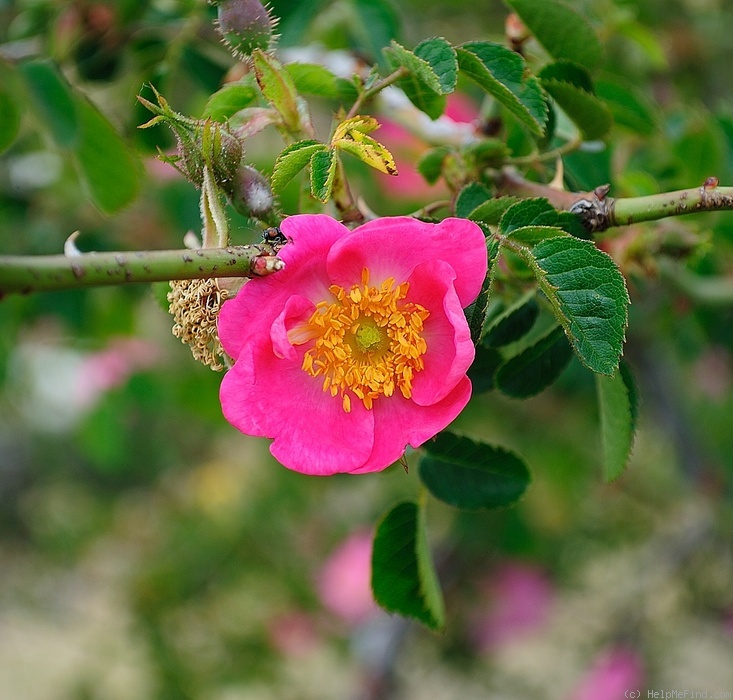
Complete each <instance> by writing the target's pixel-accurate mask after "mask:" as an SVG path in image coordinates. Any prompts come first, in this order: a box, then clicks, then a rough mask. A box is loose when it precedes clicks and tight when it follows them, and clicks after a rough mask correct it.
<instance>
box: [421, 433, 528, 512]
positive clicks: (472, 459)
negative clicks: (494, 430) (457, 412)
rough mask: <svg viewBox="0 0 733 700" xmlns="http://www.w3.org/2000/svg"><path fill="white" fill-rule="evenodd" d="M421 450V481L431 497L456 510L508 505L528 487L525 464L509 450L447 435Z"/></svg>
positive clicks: (440, 435)
mask: <svg viewBox="0 0 733 700" xmlns="http://www.w3.org/2000/svg"><path fill="white" fill-rule="evenodd" d="M424 447H425V451H426V453H427V454H425V455H424V456H423V458H422V459H421V460H420V478H421V479H422V481H423V483H424V484H425V486H427V488H428V490H429V491H430V493H432V494H433V496H435V497H436V498H438V499H440V500H441V501H444V502H445V503H448V504H449V505H452V506H454V507H456V508H462V509H464V510H477V509H480V508H501V507H503V506H508V505H510V504H512V503H514V502H516V501H517V500H518V499H519V498H520V497H521V496H522V494H523V493H524V492H525V490H526V489H527V486H528V485H529V482H530V475H529V470H528V469H527V465H526V464H525V463H524V461H523V460H522V459H521V458H520V457H518V456H517V455H516V454H514V453H513V452H510V451H509V450H505V449H503V448H500V447H493V446H491V445H486V444H484V443H479V442H474V441H473V440H471V439H470V438H467V437H461V436H458V435H454V434H453V433H448V432H443V433H440V434H438V436H437V437H436V438H435V439H434V440H432V441H430V442H427V443H426V444H425V445H424Z"/></svg>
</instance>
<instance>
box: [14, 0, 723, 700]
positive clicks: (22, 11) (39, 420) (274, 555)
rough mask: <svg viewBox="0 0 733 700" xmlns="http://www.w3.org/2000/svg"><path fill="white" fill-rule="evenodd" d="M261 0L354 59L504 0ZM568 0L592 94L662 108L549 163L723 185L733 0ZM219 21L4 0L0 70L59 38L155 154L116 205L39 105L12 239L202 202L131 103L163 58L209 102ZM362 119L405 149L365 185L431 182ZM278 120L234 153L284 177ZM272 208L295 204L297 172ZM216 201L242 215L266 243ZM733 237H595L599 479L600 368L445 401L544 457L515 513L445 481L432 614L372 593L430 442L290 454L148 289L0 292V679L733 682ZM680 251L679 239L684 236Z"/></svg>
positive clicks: (138, 9) (155, 218) (490, 21)
mask: <svg viewBox="0 0 733 700" xmlns="http://www.w3.org/2000/svg"><path fill="white" fill-rule="evenodd" d="M271 4H272V6H273V9H274V12H275V14H276V15H279V16H280V17H281V18H282V22H281V25H280V32H281V34H282V38H281V42H280V46H281V48H282V49H284V50H285V49H288V50H293V48H294V47H302V46H305V45H315V44H317V45H319V46H320V47H325V48H328V49H332V50H336V49H345V50H349V51H353V52H356V53H357V55H359V56H362V57H364V58H366V59H373V58H374V57H375V47H376V48H378V47H379V46H382V45H384V44H385V43H388V41H389V39H391V38H397V39H398V40H400V41H401V43H403V44H404V45H406V46H408V47H411V46H414V45H415V44H416V43H417V42H419V41H420V40H422V39H423V38H426V37H429V36H435V35H441V36H445V37H446V38H448V39H449V40H450V41H452V42H454V43H460V42H462V41H466V40H470V39H492V40H495V41H502V42H503V41H504V39H503V32H504V20H505V17H506V15H507V14H508V10H507V8H506V7H505V6H504V5H503V4H501V3H500V2H498V1H495V0H486V2H482V3H476V2H468V1H467V0H444V1H443V2H441V3H425V2H417V0H403V2H401V3H400V4H399V7H396V6H394V7H393V6H392V5H389V4H387V3H386V1H385V0H379V2H376V1H374V2H368V3H365V2H361V1H359V0H340V1H334V2H325V1H324V2H312V3H310V2H309V3H301V2H295V1H294V0H292V1H290V2H287V1H282V0H281V1H273V2H272V3H271ZM573 6H574V7H576V8H577V9H582V11H583V13H584V15H585V16H587V17H588V18H589V19H590V21H591V22H592V24H593V26H594V27H595V28H596V30H597V31H598V33H599V35H600V37H601V38H602V40H603V42H604V44H605V46H606V50H607V60H606V64H605V68H604V70H603V71H602V72H601V74H600V75H599V76H598V77H599V84H600V83H601V82H602V83H603V85H604V86H605V87H604V90H605V91H606V93H607V94H608V91H609V90H613V85H623V86H626V87H628V86H632V87H633V88H635V90H636V93H637V94H638V99H639V101H640V103H642V104H644V105H645V106H646V109H647V110H648V113H649V114H651V115H653V120H654V121H653V128H651V127H650V128H647V129H646V132H645V133H644V130H643V129H642V130H641V133H640V131H639V129H636V130H634V129H629V128H627V126H628V125H627V124H625V123H624V119H618V118H617V126H616V127H615V128H614V132H613V134H612V136H611V138H610V139H609V144H607V145H606V146H603V145H599V144H597V145H596V147H595V148H593V149H590V150H587V151H583V152H579V153H577V154H574V155H573V156H571V157H569V158H567V160H566V164H565V165H566V179H567V182H568V187H569V188H577V189H581V188H593V187H595V186H597V185H599V184H604V183H611V185H612V190H611V193H612V195H614V196H634V195H642V194H648V193H652V192H657V191H663V190H671V189H677V188H681V187H690V186H698V185H701V184H702V182H703V181H704V180H705V178H706V177H708V176H717V177H718V178H719V179H720V181H721V184H730V185H733V74H732V73H731V71H730V70H729V69H728V67H729V66H730V64H731V61H732V60H733V55H731V54H732V53H733V44H731V41H730V32H731V28H733V7H731V5H730V3H725V2H723V0H687V1H683V0H664V1H663V0H640V1H638V2H633V1H631V0H628V1H623V0H617V1H615V2H612V1H611V0H582V1H580V2H577V3H573ZM365 8H366V10H365ZM369 8H371V10H369ZM370 12H371V13H372V14H371V15H370V14H369V13H370ZM212 16H213V14H212V10H211V8H209V7H208V6H207V5H205V4H204V3H203V2H199V1H195V0H147V1H136V2H132V0H119V1H118V2H112V1H111V0H110V1H109V2H103V1H99V2H94V1H92V0H77V1H75V2H64V1H61V0H17V1H12V0H0V63H2V64H3V65H2V74H3V75H2V77H0V88H2V89H3V90H10V91H11V92H12V87H13V86H12V85H9V84H6V82H4V81H10V80H12V77H7V76H11V75H12V72H10V71H9V70H6V69H7V68H8V66H9V65H11V64H14V63H15V62H16V61H18V60H19V59H22V58H24V57H34V56H46V57H50V58H52V59H53V60H54V61H56V62H57V64H58V65H59V66H61V68H62V70H63V72H64V74H65V75H66V76H67V77H68V79H69V80H70V81H71V82H72V84H74V85H75V86H77V87H78V88H79V90H81V91H82V92H83V93H84V94H86V95H87V96H88V97H89V98H90V99H91V101H92V102H93V103H94V104H95V105H96V106H97V107H98V108H99V109H100V111H101V112H103V113H104V115H105V116H106V117H107V118H108V119H109V120H110V121H111V122H112V123H113V124H114V125H115V126H116V127H117V129H118V130H119V132H120V133H121V134H122V135H123V136H124V138H125V139H127V140H128V141H129V143H130V144H131V145H132V148H133V149H134V151H135V152H136V153H137V154H138V155H139V156H140V159H141V161H142V163H143V164H144V168H143V170H141V175H140V177H141V178H142V179H141V182H142V186H141V187H140V194H139V195H138V196H137V197H136V198H135V200H134V202H133V203H132V204H131V205H130V206H128V207H126V208H125V209H124V210H123V211H122V212H121V213H118V214H116V215H115V216H107V215H104V214H102V213H100V211H99V209H98V208H97V207H96V206H95V205H94V203H93V201H92V199H91V198H90V196H88V190H87V189H85V187H86V185H85V182H84V178H83V177H80V175H79V171H78V169H75V166H74V162H73V159H70V158H68V157H66V154H65V152H64V151H63V149H60V148H59V147H58V144H57V143H55V142H54V141H53V140H52V138H50V136H49V133H48V130H47V129H45V128H44V126H43V124H42V120H40V119H39V118H38V115H37V114H36V113H35V112H33V110H32V109H30V108H29V109H25V108H23V109H22V110H21V114H20V120H19V127H18V133H17V136H16V138H15V140H14V141H13V143H12V144H11V145H9V147H8V148H7V150H6V152H5V153H4V154H3V155H2V157H0V254H36V253H37V254H42V253H57V252H60V251H61V250H62V248H63V244H64V241H65V239H66V238H67V237H68V235H69V234H70V233H71V232H72V231H75V230H77V229H78V230H80V231H81V232H82V235H81V237H80V239H79V247H80V248H82V249H84V250H119V249H158V248H175V247H180V246H181V242H182V238H183V235H184V234H185V232H186V231H188V230H189V229H193V230H198V229H199V228H200V221H199V214H198V192H197V191H196V189H195V188H194V187H193V186H192V185H190V184H189V183H187V182H186V181H184V180H183V178H181V177H180V176H178V175H177V173H176V172H175V171H174V170H173V169H172V168H170V167H169V166H167V165H164V164H161V163H160V162H158V161H156V160H155V157H154V156H155V152H156V150H155V149H156V148H157V147H160V148H161V149H163V150H167V149H170V148H171V146H172V141H171V139H170V135H169V134H168V133H166V132H165V131H164V129H162V128H155V129H149V130H146V131H140V130H138V129H137V128H136V127H137V126H138V125H139V124H141V123H143V122H145V121H146V120H147V119H148V118H149V116H150V115H149V114H148V113H146V111H145V110H144V109H143V108H142V107H141V106H140V105H138V104H137V102H136V99H135V96H136V95H137V94H138V93H139V92H141V90H143V91H144V90H145V89H146V88H144V87H143V86H144V85H145V84H147V83H153V84H154V85H155V86H156V87H157V88H158V89H159V90H160V91H161V92H162V93H163V94H164V95H165V96H166V97H167V98H168V100H169V101H170V102H171V104H172V106H173V108H174V109H176V110H178V111H181V112H183V113H185V114H190V115H193V116H198V115H200V114H201V112H202V110H203V107H204V105H205V104H206V101H207V99H208V97H209V95H210V94H211V93H212V92H214V91H215V90H217V89H218V88H219V87H220V86H221V84H222V82H223V81H224V80H226V79H227V76H228V75H230V71H231V69H232V65H233V61H232V59H231V57H230V56H229V54H228V53H227V52H226V51H225V50H224V49H223V48H222V47H221V45H220V44H219V43H218V41H217V38H216V36H215V35H214V32H213V28H212V23H211V19H212ZM369 17H371V21H367V20H368V19H369ZM528 51H529V53H530V54H531V53H532V52H533V51H535V52H537V53H538V55H539V52H540V51H541V50H540V49H539V47H537V46H532V44H530V45H529V46H528ZM609 86H611V87H609ZM146 94H148V93H146ZM472 98H473V95H472V93H471V91H470V88H467V89H466V90H465V91H462V93H461V96H460V97H459V98H457V99H456V100H455V101H454V104H452V106H451V109H453V110H454V118H455V119H457V120H461V121H470V120H471V119H472V118H475V116H476V115H477V114H478V110H479V106H477V105H476V104H475V103H473V102H472ZM1 106H2V107H3V108H4V106H5V105H1ZM316 109H320V110H322V112H323V114H325V115H328V114H329V112H330V110H332V109H333V106H332V105H329V104H323V105H320V106H319V105H316ZM627 117H628V115H627ZM626 121H627V122H628V118H627V119H626ZM380 133H383V134H384V141H385V143H386V144H387V145H388V146H390V147H392V148H393V149H394V152H395V156H396V157H397V158H398V161H399V162H401V163H402V164H403V167H401V170H402V174H401V175H400V176H399V178H398V182H399V183H400V184H399V185H394V184H391V185H390V187H391V189H389V190H385V183H384V182H383V181H382V180H380V179H378V178H376V177H373V176H371V175H370V174H368V173H366V172H365V171H363V170H361V169H360V168H359V167H358V166H354V167H353V172H352V177H353V178H354V180H353V181H354V182H356V183H358V185H357V187H358V189H359V193H360V194H361V195H362V196H363V197H364V198H365V200H366V201H367V203H368V204H369V205H370V206H372V207H373V208H374V209H375V211H377V212H378V213H379V214H394V213H409V212H411V211H414V210H415V209H416V208H417V207H419V206H421V205H422V204H424V203H425V202H426V201H431V200H432V199H433V198H435V196H436V195H435V191H436V190H435V189H434V188H432V189H431V188H427V186H425V185H424V184H422V183H421V182H420V180H419V179H418V178H417V175H414V176H413V175H412V174H411V172H410V167H411V164H410V159H411V158H412V159H413V162H414V157H415V154H419V153H420V152H421V150H423V149H424V148H426V146H425V145H424V144H421V143H420V142H419V141H417V140H416V139H412V138H411V139H408V138H407V136H406V135H405V134H404V133H401V132H400V130H399V127H397V126H396V125H390V124H385V126H384V128H383V132H380ZM322 136H325V135H324V134H322ZM390 139H391V141H390ZM281 147H282V146H281V143H280V142H279V140H278V139H277V138H276V136H274V135H271V134H268V133H265V134H263V135H262V137H256V139H253V140H252V143H251V144H249V145H248V153H249V154H250V157H251V158H252V160H253V161H254V162H255V163H256V164H258V165H260V166H261V168H262V169H263V171H265V172H270V171H271V168H272V163H273V161H274V158H275V156H276V154H277V153H278V151H279V150H280V148H281ZM387 191H388V192H389V196H386V195H385V192H387ZM283 205H284V208H285V210H286V212H293V211H294V206H295V205H294V199H293V201H288V199H287V197H285V198H284V200H283ZM233 218H234V230H235V239H236V242H248V241H252V240H256V239H257V238H258V234H257V233H255V231H254V228H253V227H252V226H251V225H250V223H249V222H248V221H247V220H245V219H237V218H236V216H234V215H233ZM732 243H733V213H730V212H728V213H725V212H722V213H715V214H708V215H705V216H697V217H682V218H679V219H676V220H674V221H672V220H670V221H666V222H659V223H657V224H648V225H643V226H639V227H635V228H634V229H633V230H632V229H629V230H626V231H624V232H622V233H621V234H620V235H618V234H617V235H615V236H613V237H611V238H609V240H608V242H607V243H606V244H604V245H605V246H606V248H607V249H608V250H609V251H610V252H611V253H612V254H613V255H614V257H615V258H616V259H617V261H618V262H619V264H620V265H621V267H622V269H623V271H624V273H625V274H626V275H627V277H628V280H629V287H630V293H631V297H632V306H631V320H630V329H629V333H628V342H627V358H628V360H629V362H630V364H631V367H632V369H633V371H634V373H635V375H636V378H637V381H638V383H639V389H640V394H641V397H642V401H641V406H640V414H639V421H638V422H639V432H638V436H637V439H636V444H635V449H634V452H633V456H632V459H631V463H630V465H629V467H628V469H627V471H626V473H625V474H624V475H623V476H622V477H621V478H620V479H619V480H618V481H616V482H614V483H613V484H610V485H608V484H605V483H604V482H603V478H602V474H601V466H600V458H599V440H600V438H599V432H598V415H597V406H596V398H595V392H594V380H593V377H592V376H591V374H590V373H589V372H587V371H586V370H584V369H583V368H582V367H581V366H580V364H579V363H578V362H577V361H575V360H573V361H572V362H571V364H570V366H569V367H568V369H567V370H566V372H565V373H564V375H563V376H562V378H561V380H560V381H559V382H558V383H557V384H556V385H554V386H553V387H552V388H551V389H550V390H548V391H546V392H544V393H543V394H542V395H540V396H538V397H536V398H534V399H531V400H529V401H523V402H517V401H512V400H509V399H506V398H502V397H501V396H499V395H497V394H495V393H491V392H490V393H487V394H482V395H480V396H476V397H475V398H474V399H473V400H472V403H471V404H470V406H469V408H468V409H467V410H466V411H465V412H464V414H463V415H461V416H460V418H459V419H458V420H457V422H456V424H455V429H456V430H457V431H459V432H463V433H465V434H468V435H475V436H477V437H478V436H481V437H483V438H485V439H486V440H488V441H491V442H494V443H497V444H501V445H505V446H507V447H509V448H512V449H514V450H516V451H517V452H519V453H520V454H522V455H523V456H524V457H525V458H526V460H527V462H528V463H529V465H530V466H531V468H532V470H533V477H534V480H533V484H532V486H531V488H530V489H529V491H528V493H527V495H526V497H525V498H524V499H523V500H522V501H521V502H520V503H519V504H518V505H517V506H516V507H514V508H511V509H507V510H502V511H497V512H490V513H460V512H457V511H454V510H451V509H450V508H448V507H447V506H444V505H441V504H439V503H437V502H432V503H431V504H430V506H429V526H430V534H431V538H432V543H433V545H434V548H435V551H436V553H437V560H438V562H439V571H440V576H441V581H442V583H443V586H444V588H445V592H446V599H447V607H448V620H449V623H448V627H447V630H446V632H445V633H444V634H442V635H436V634H433V633H430V632H428V631H426V630H425V629H423V628H422V627H420V626H417V625H413V624H411V623H406V622H404V621H402V620H400V619H397V618H392V617H389V616H387V615H386V614H384V613H382V612H380V611H379V610H378V609H376V608H375V606H374V604H373V603H372V602H371V598H370V594H369V587H368V578H369V555H370V536H371V533H372V531H373V528H374V523H375V522H376V521H377V520H378V518H379V517H380V516H381V514H382V513H384V512H385V510H386V509H387V508H389V507H390V506H391V505H392V504H394V503H395V502H396V501H397V500H398V499H399V498H401V497H403V496H412V495H414V494H415V492H416V490H417V475H416V473H415V471H416V470H415V469H411V470H410V472H409V474H406V473H405V472H404V471H403V469H402V468H401V467H399V465H398V466H397V467H393V468H391V469H389V470H387V471H385V472H383V473H380V474H371V475H365V476H359V477H349V476H339V477H331V478H328V479H319V478H312V477H305V476H302V475H299V474H295V473H291V472H289V471H287V470H286V469H284V468H283V467H281V466H280V465H278V464H277V463H276V462H275V461H274V460H273V459H272V458H271V457H270V455H269V453H268V450H267V441H265V440H258V439H252V438H248V437H245V436H243V435H241V434H239V433H238V432H237V431H235V430H234V429H233V428H231V427H230V426H229V425H228V424H226V423H225V421H224V420H223V419H222V417H221V414H220V408H219V403H218V385H219V382H220V378H221V377H220V375H218V374H216V373H214V372H212V371H210V370H209V369H207V368H205V367H202V366H200V365H198V364H197V363H196V362H194V361H193V359H192V358H191V355H190V353H189V351H188V350H187V348H186V347H184V346H183V345H181V344H180V343H179V341H178V340H177V339H176V338H174V337H173V336H172V334H171V330H170V329H171V319H170V317H169V316H168V315H167V313H166V312H165V310H164V308H163V306H162V305H161V303H160V297H161V291H160V289H158V290H157V291H151V289H150V288H149V287H140V286H131V287H118V288H114V287H112V288H106V289H94V290H86V291H81V290H78V291H70V292H59V293H54V294H35V295H32V296H27V297H20V296H11V297H7V298H5V299H3V300H2V301H0V697H2V698H3V699H4V698H8V699H9V700H21V699H22V700H142V699H147V698H151V699H156V700H157V699H160V700H163V699H165V700H174V699H175V700H178V699H184V698H185V699H189V698H190V699H192V700H193V699H195V700H269V699H273V700H274V699H275V698H277V699H278V700H290V699H292V700H311V699H313V700H316V699H317V700H329V699H331V698H333V699H334V700H344V699H348V698H354V699H362V698H364V699H366V698H394V699H395V700H417V699H422V698H426V697H430V698H432V699H433V700H439V699H440V700H443V699H445V700H449V699H450V700H452V699H454V698H455V699H458V698H461V700H473V699H474V698H476V699H479V698H491V699H494V698H496V699H497V700H498V699H502V700H514V699H517V700H520V699H525V698H530V697H531V698H538V699H539V700H544V699H547V700H561V699H565V698H569V699H571V700H614V699H615V698H622V697H624V695H623V693H624V691H625V690H627V689H634V690H635V689H639V690H642V691H643V695H642V697H646V688H654V689H669V690H671V689H682V690H684V689H689V690H691V691H692V690H694V691H698V692H701V691H708V692H709V693H710V695H708V697H714V695H712V693H713V692H726V691H727V692H733V665H732V664H731V663H730V659H731V658H732V655H733V548H732V544H733V510H732V508H731V495H732V494H731V476H732V475H733V387H732V380H733V356H732V354H731V353H732V351H733V292H732V291H731V286H732V285H733V277H732V274H733V266H732V265H731V262H732V261H733V258H732V257H731V244H732ZM662 252H663V253H665V254H666V257H665V258H664V261H665V262H664V264H662V259H661V258H659V257H658V255H659V254H660V253H662ZM681 254H684V255H686V256H689V257H688V258H687V262H686V264H684V265H680V264H679V263H677V262H675V261H674V260H673V258H674V257H675V256H677V257H679V255H681ZM700 280H703V282H704V284H701V283H700ZM711 290H712V291H711ZM162 293H163V295H164V293H165V289H163V292H162ZM411 463H412V464H414V458H412V459H411ZM720 697H725V696H723V695H721V696H720ZM728 697H730V696H728Z"/></svg>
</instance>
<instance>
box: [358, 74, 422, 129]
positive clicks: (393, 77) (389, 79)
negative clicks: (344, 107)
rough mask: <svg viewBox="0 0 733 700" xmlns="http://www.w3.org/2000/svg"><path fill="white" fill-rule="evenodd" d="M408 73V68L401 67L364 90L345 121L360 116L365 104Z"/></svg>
mask: <svg viewBox="0 0 733 700" xmlns="http://www.w3.org/2000/svg"><path fill="white" fill-rule="evenodd" d="M408 73H409V71H408V70H407V68H404V67H403V66H400V67H399V68H398V69H397V70H395V71H394V72H392V73H390V74H389V75H387V76H385V77H384V78H382V79H381V80H378V81H377V82H376V83H374V85H372V86H371V87H369V88H367V89H366V90H364V92H362V93H361V94H360V95H359V96H358V97H357V98H356V100H355V101H354V104H353V105H351V109H350V110H349V112H348V114H347V115H346V116H345V117H344V120H346V119H351V118H352V117H355V116H356V115H357V114H359V110H360V109H361V107H362V105H363V104H364V103H365V102H368V101H369V100H370V99H371V98H372V97H374V96H375V95H378V94H379V93H380V92H381V91H382V90H384V88H386V87H388V86H390V85H392V84H393V83H396V82H397V81H398V80H399V79H400V78H404V77H405V76H406V75H408Z"/></svg>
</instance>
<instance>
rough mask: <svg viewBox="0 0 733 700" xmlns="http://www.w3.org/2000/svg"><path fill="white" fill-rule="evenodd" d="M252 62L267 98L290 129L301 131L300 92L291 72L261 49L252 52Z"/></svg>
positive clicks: (258, 81)
mask: <svg viewBox="0 0 733 700" xmlns="http://www.w3.org/2000/svg"><path fill="white" fill-rule="evenodd" d="M252 64H253V66H254V71H255V77H256V78H257V84H258V85H259V86H260V90H261V91H262V94H263V95H264V97H265V99H266V100H267V101H268V102H269V103H270V104H271V105H272V106H273V107H274V108H275V109H276V110H277V111H278V113H279V114H280V116H281V117H282V120H283V124H284V125H285V127H286V128H287V129H288V130H289V131H293V132H297V131H299V130H300V115H299V113H298V92H297V90H296V89H295V85H294V84H293V81H292V79H291V78H290V74H289V73H288V72H287V71H286V70H285V69H284V68H283V66H282V64H281V63H280V62H279V61H278V60H277V59H275V58H273V57H272V56H270V55H269V54H266V53H264V52H263V51H260V50H259V49H256V50H255V51H254V52H253V53H252Z"/></svg>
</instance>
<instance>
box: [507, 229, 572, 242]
mask: <svg viewBox="0 0 733 700" xmlns="http://www.w3.org/2000/svg"><path fill="white" fill-rule="evenodd" d="M567 235H568V233H567V232H566V231H563V230H562V229H561V228H558V227H557V226H520V227H519V228H515V229H514V230H513V231H512V232H511V233H510V234H509V237H510V238H511V239H512V241H515V242H516V243H521V244H522V245H525V246H530V247H532V246H534V245H537V244H538V243H540V242H541V241H544V240H545V239H547V238H555V237H556V236H567Z"/></svg>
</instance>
